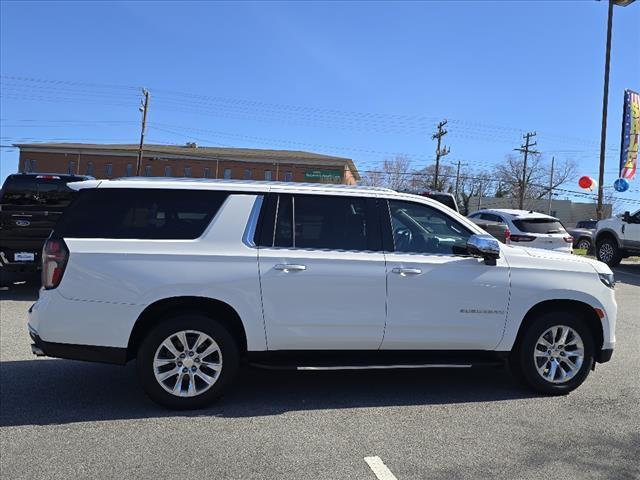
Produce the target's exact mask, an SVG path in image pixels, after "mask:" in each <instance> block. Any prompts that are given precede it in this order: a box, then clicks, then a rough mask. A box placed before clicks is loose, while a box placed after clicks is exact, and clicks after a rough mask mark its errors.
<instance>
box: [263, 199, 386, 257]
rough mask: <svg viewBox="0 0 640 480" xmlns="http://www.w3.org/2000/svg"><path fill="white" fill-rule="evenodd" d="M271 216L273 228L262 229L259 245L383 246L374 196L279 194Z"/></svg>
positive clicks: (352, 248)
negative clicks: (273, 222) (272, 217)
mask: <svg viewBox="0 0 640 480" xmlns="http://www.w3.org/2000/svg"><path fill="white" fill-rule="evenodd" d="M274 216H275V230H274V229H270V228H268V227H267V228H266V229H265V230H264V231H263V234H262V235H261V240H260V245H261V246H265V247H271V246H273V247H280V248H303V249H322V250H350V251H365V250H369V251H378V250H381V249H382V237H381V234H380V229H379V220H378V217H377V209H376V199H373V198H361V197H340V196H333V195H279V196H278V198H277V199H276V206H275V215H274ZM266 221H268V220H266ZM263 228H264V227H263Z"/></svg>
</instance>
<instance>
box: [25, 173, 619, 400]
mask: <svg viewBox="0 0 640 480" xmlns="http://www.w3.org/2000/svg"><path fill="white" fill-rule="evenodd" d="M71 187H72V188H74V189H78V190H80V193H79V195H78V196H77V199H76V200H75V202H74V203H73V204H72V205H71V206H70V207H69V208H68V210H67V211H66V212H65V214H64V215H63V217H62V218H61V219H60V221H59V222H58V224H57V226H56V228H55V230H54V231H53V233H52V235H51V237H50V238H49V240H48V241H47V243H46V245H45V248H44V252H43V288H42V290H41V291H40V296H39V299H38V301H37V302H36V303H35V304H34V305H33V306H32V307H31V308H30V309H29V331H30V334H31V337H32V339H33V341H34V344H33V346H32V350H33V352H34V353H35V354H36V355H48V356H53V357H62V358H72V359H81V360H91V361H100V362H111V363H120V364H124V363H125V362H127V361H129V360H131V359H137V369H138V373H139V377H140V381H141V383H142V385H143V387H144V388H145V390H146V392H147V393H148V395H149V396H150V397H151V398H152V399H154V400H155V401H157V402H158V403H160V404H163V405H165V406H168V407H171V408H198V407H201V406H204V405H206V404H208V403H209V402H211V401H212V400H213V399H215V398H217V397H218V396H219V395H220V394H221V393H222V392H223V391H224V390H225V388H226V387H227V385H228V384H229V382H230V381H231V380H232V378H233V377H234V376H235V375H236V372H237V370H238V367H239V365H240V364H241V363H243V362H244V363H249V364H253V365H262V366H270V367H273V366H279V367H283V368H285V367H289V368H297V369H314V370H316V369H339V368H348V369H353V368H372V367H373V368H398V367H401V368H426V367H439V368H443V367H453V368H463V367H471V366H475V365H487V364H491V365H500V364H503V363H506V362H507V361H508V362H509V364H510V365H511V367H512V368H513V369H514V371H515V372H516V373H517V375H518V376H519V377H521V378H522V379H523V380H524V381H525V382H526V383H527V384H529V385H530V386H531V387H532V388H534V389H536V390H538V391H542V392H546V393H549V394H563V393H567V392H569V391H571V390H573V389H574V388H576V387H577V386H578V385H580V384H581V383H582V382H583V381H584V380H585V378H586V377H587V375H588V373H589V371H590V370H591V369H592V368H593V367H594V365H595V362H606V361H608V360H609V359H610V358H611V355H612V353H613V347H614V343H615V338H614V327H615V319H616V302H615V299H614V291H613V283H614V281H613V275H612V273H611V270H610V269H609V267H607V266H606V265H605V264H603V263H600V262H597V261H594V260H588V259H584V258H581V257H574V256H570V255H563V254H557V253H554V252H549V251H545V250H537V249H530V250H528V249H527V250H525V249H519V248H514V247H512V246H509V245H502V244H500V243H499V242H498V241H496V240H495V239H494V238H492V237H490V236H487V235H485V234H483V231H482V230H481V229H480V228H479V227H477V226H476V225H475V224H474V223H473V222H471V221H470V220H468V219H466V218H464V217H463V216H461V215H459V214H457V213H456V212H454V211H452V210H451V209H449V208H447V207H445V206H443V205H441V204H439V203H437V202H435V201H432V200H430V199H428V198H425V197H420V196H415V195H409V194H401V193H397V192H394V191H392V190H386V189H375V188H358V187H345V186H335V185H320V184H318V185H304V184H291V183H266V182H264V183H263V182H234V181H198V180H160V179H158V180H153V179H123V180H112V181H98V180H94V181H86V182H80V183H75V184H72V185H71Z"/></svg>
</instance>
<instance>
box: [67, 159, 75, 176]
mask: <svg viewBox="0 0 640 480" xmlns="http://www.w3.org/2000/svg"><path fill="white" fill-rule="evenodd" d="M67 173H68V174H69V175H73V174H74V173H76V162H74V161H73V160H69V163H67Z"/></svg>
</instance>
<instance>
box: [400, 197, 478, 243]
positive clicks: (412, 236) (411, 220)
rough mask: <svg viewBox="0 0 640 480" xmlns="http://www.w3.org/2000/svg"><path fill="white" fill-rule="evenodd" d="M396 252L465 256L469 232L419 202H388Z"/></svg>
mask: <svg viewBox="0 0 640 480" xmlns="http://www.w3.org/2000/svg"><path fill="white" fill-rule="evenodd" d="M389 211H390V213H391V229H392V231H393V243H394V245H395V251H396V252H406V253H422V254H435V255H447V254H449V255H451V254H453V255H467V253H468V252H467V240H468V239H469V237H470V236H471V231H469V230H467V228H466V227H464V226H463V225H462V224H460V223H458V222H457V221H455V220H454V219H453V218H452V217H450V216H449V215H446V214H444V213H442V212H440V211H439V210H436V209H435V208H431V207H429V206H427V205H423V204H421V203H413V202H404V201H399V200H390V201H389Z"/></svg>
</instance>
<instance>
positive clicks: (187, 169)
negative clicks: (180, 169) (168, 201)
mask: <svg viewBox="0 0 640 480" xmlns="http://www.w3.org/2000/svg"><path fill="white" fill-rule="evenodd" d="M184 176H185V177H187V178H188V177H190V176H191V167H184Z"/></svg>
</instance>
